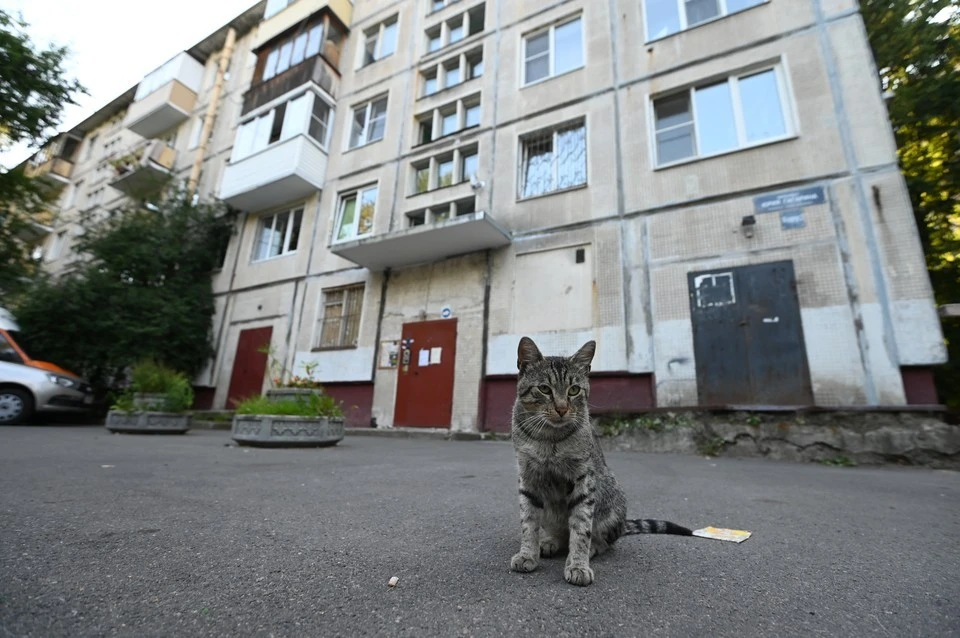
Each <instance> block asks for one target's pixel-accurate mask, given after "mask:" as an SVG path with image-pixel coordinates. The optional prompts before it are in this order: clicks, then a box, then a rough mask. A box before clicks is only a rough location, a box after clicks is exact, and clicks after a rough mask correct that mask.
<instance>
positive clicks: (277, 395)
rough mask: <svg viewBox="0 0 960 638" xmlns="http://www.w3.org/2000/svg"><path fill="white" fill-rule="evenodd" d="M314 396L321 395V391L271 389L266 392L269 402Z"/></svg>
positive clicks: (310, 389)
mask: <svg viewBox="0 0 960 638" xmlns="http://www.w3.org/2000/svg"><path fill="white" fill-rule="evenodd" d="M313 394H316V395H318V396H320V395H323V390H317V389H313V388H273V389H271V390H267V398H268V399H270V400H271V401H286V400H288V399H294V400H296V399H301V398H306V397H309V396H310V395H313Z"/></svg>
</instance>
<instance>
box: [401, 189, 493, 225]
mask: <svg viewBox="0 0 960 638" xmlns="http://www.w3.org/2000/svg"><path fill="white" fill-rule="evenodd" d="M475 212H477V200H476V197H472V196H471V197H468V198H466V199H458V200H456V201H453V202H446V203H443V204H438V205H436V206H431V207H430V208H425V209H422V210H415V211H411V212H409V213H407V214H406V218H407V228H416V227H417V226H423V225H425V224H442V223H443V222H445V221H449V220H451V219H454V218H456V217H461V216H463V215H472V214H473V213H475Z"/></svg>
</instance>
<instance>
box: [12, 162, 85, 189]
mask: <svg viewBox="0 0 960 638" xmlns="http://www.w3.org/2000/svg"><path fill="white" fill-rule="evenodd" d="M23 172H24V174H25V175H26V176H27V177H30V178H32V179H43V180H44V181H46V182H47V183H49V184H50V185H52V186H57V187H63V186H66V185H67V184H69V183H70V176H71V175H72V174H73V162H70V161H68V160H65V159H63V158H62V157H51V158H49V159H47V160H46V161H44V162H42V163H40V164H33V163H27V165H26V167H25V168H24V171H23Z"/></svg>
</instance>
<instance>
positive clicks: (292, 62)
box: [241, 10, 347, 115]
mask: <svg viewBox="0 0 960 638" xmlns="http://www.w3.org/2000/svg"><path fill="white" fill-rule="evenodd" d="M346 33H347V28H346V27H345V26H344V25H343V24H342V23H341V22H340V21H339V19H337V17H336V16H334V15H333V14H332V13H331V12H330V11H329V10H323V11H321V12H320V13H317V14H316V15H312V16H310V17H309V18H308V19H307V20H305V21H304V22H303V23H302V24H300V25H298V26H297V28H296V29H294V30H292V31H290V32H286V33H283V34H281V35H279V36H277V37H275V38H273V39H272V40H270V41H267V42H265V43H264V44H263V45H262V46H260V47H259V48H258V49H257V50H256V51H255V53H256V56H257V63H256V66H255V67H254V70H253V79H252V80H251V84H250V89H249V90H248V91H247V92H246V94H245V95H244V98H243V108H242V110H241V113H242V114H243V115H246V114H247V113H249V112H250V111H254V110H256V109H258V108H260V107H262V106H263V105H265V104H267V103H268V102H270V101H272V100H274V99H276V98H278V97H280V96H282V95H285V94H286V93H288V92H289V91H292V90H293V89H295V88H297V87H300V86H304V85H306V84H307V83H310V82H312V83H314V84H316V85H317V86H319V87H320V88H322V89H323V90H324V91H326V92H327V94H328V95H330V96H331V97H332V98H334V99H336V97H337V92H338V90H339V83H340V70H339V65H340V54H341V51H342V48H343V42H344V39H345V37H346Z"/></svg>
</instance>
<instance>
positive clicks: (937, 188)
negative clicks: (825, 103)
mask: <svg viewBox="0 0 960 638" xmlns="http://www.w3.org/2000/svg"><path fill="white" fill-rule="evenodd" d="M861 11H862V13H863V17H864V21H865V23H866V27H867V33H868V36H869V38H870V44H871V47H872V48H873V53H874V57H875V58H876V62H877V67H878V69H879V72H880V80H881V82H882V84H883V88H884V90H886V91H889V92H890V96H891V97H890V100H889V101H888V109H889V113H890V119H891V122H892V124H893V128H894V131H895V133H896V137H897V146H898V154H899V158H900V165H901V169H902V171H903V174H904V177H905V178H906V181H907V186H908V188H909V190H910V198H911V201H912V203H913V209H914V212H915V214H916V217H917V226H918V227H919V229H920V237H921V240H922V242H923V247H924V252H925V254H926V258H927V268H928V269H929V271H930V277H931V281H932V283H933V288H934V294H935V297H936V300H937V302H938V303H941V304H944V303H960V9H958V7H957V5H956V0H861ZM944 332H945V334H946V337H947V342H948V347H949V351H950V363H948V364H947V366H944V367H943V368H942V369H941V370H939V371H938V385H939V389H940V394H941V398H942V399H945V400H947V401H948V402H950V403H954V404H960V325H958V322H957V321H955V320H954V321H947V322H945V323H944Z"/></svg>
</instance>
